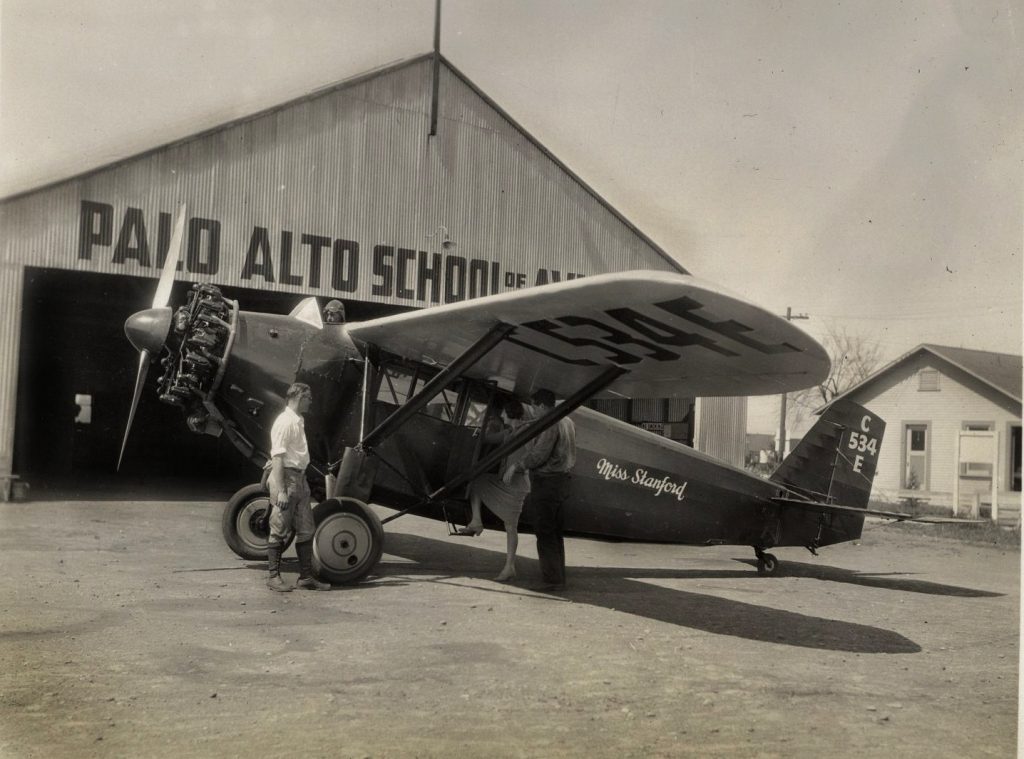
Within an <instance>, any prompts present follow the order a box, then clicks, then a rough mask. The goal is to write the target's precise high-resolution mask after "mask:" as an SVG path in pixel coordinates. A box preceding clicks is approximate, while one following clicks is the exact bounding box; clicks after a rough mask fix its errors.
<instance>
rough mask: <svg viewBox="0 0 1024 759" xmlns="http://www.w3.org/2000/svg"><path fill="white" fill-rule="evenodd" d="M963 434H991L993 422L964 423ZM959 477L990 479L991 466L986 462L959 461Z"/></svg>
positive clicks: (993, 427)
mask: <svg viewBox="0 0 1024 759" xmlns="http://www.w3.org/2000/svg"><path fill="white" fill-rule="evenodd" d="M961 426H962V428H963V430H964V431H965V432H991V431H992V430H994V429H995V428H996V425H995V422H964V423H963V424H962V425H961ZM960 476H961V477H991V476H992V464H991V462H988V461H961V462H960Z"/></svg>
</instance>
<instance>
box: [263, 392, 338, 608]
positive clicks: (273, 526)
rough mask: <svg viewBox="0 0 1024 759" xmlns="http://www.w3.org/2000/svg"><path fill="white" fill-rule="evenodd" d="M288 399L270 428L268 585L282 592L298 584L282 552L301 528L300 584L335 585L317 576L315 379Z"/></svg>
mask: <svg viewBox="0 0 1024 759" xmlns="http://www.w3.org/2000/svg"><path fill="white" fill-rule="evenodd" d="M285 401H286V403H287V405H286V406H285V409H284V411H282V412H281V413H280V414H279V415H278V417H277V419H276V420H274V426H273V427H272V428H271V429H270V457H271V458H270V461H271V468H270V479H269V480H268V483H267V484H268V485H269V487H270V503H271V512H270V540H269V541H268V543H267V570H268V573H267V574H268V576H267V587H268V588H270V589H271V590H276V591H278V592H287V591H290V590H291V589H292V586H291V585H286V584H285V583H284V580H282V579H281V553H282V551H283V550H284V545H285V544H286V543H287V542H288V536H289V534H290V533H291V531H292V530H294V531H295V551H296V553H298V554H299V579H298V582H296V583H295V587H296V588H304V589H307V590H330V588H331V586H330V585H328V584H327V583H325V582H320V581H319V580H317V579H316V578H315V577H313V532H314V525H313V511H312V510H311V509H310V508H309V483H307V482H306V467H307V466H309V445H308V443H307V442H306V427H305V420H304V419H303V418H302V415H303V414H305V413H306V412H307V411H309V406H310V404H311V403H312V402H313V393H312V391H311V390H310V389H309V385H307V384H305V383H303V382H295V383H294V384H292V385H291V386H290V387H289V388H288V392H287V393H285Z"/></svg>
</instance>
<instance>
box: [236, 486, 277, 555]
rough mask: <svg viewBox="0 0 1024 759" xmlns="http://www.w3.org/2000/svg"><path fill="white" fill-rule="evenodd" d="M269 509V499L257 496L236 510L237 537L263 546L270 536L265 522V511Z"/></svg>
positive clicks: (253, 544) (248, 542) (260, 546)
mask: <svg viewBox="0 0 1024 759" xmlns="http://www.w3.org/2000/svg"><path fill="white" fill-rule="evenodd" d="M269 509H270V501H269V500H267V499H266V498H258V499H256V500H255V501H250V502H249V503H248V504H246V506H245V508H243V509H242V510H241V511H239V512H238V518H237V519H236V522H235V523H236V525H237V527H238V537H239V538H241V539H242V540H243V541H244V542H245V543H246V544H248V545H251V546H255V547H257V548H262V547H265V546H266V544H267V539H268V538H269V537H270V529H269V525H268V524H267V513H268V511H269Z"/></svg>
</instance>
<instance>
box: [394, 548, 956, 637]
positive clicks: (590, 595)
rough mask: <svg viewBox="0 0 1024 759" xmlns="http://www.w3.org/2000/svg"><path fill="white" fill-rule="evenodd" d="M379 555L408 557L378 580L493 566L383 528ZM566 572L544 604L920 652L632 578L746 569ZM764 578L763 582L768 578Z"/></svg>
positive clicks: (847, 627) (488, 570) (729, 631)
mask: <svg viewBox="0 0 1024 759" xmlns="http://www.w3.org/2000/svg"><path fill="white" fill-rule="evenodd" d="M385 553H386V554H390V555H392V556H397V557H400V558H402V559H406V560H409V561H411V562H415V563H414V564H408V565H406V564H402V565H391V566H388V564H387V563H382V564H381V566H380V567H379V568H378V571H379V576H380V577H381V579H386V578H388V577H389V576H391V575H401V576H409V575H419V574H430V575H438V574H439V575H443V576H445V578H446V579H450V578H451V577H453V576H468V577H480V578H489V577H491V576H493V575H494V573H495V572H497V570H498V569H499V568H500V565H501V558H500V554H496V552H494V551H490V550H486V549H481V548H474V547H472V546H469V545H460V544H458V543H455V544H453V542H452V541H441V540H435V539H431V538H424V537H421V536H417V535H407V534H403V533H394V532H392V533H388V536H387V542H386V545H385ZM787 566H788V565H787ZM518 567H519V571H520V577H523V578H534V579H533V582H534V584H536V583H537V582H538V579H537V578H539V569H538V566H537V561H536V560H535V559H529V558H526V557H523V556H520V557H519V559H518ZM570 571H571V585H570V587H569V589H568V590H566V591H563V592H560V593H558V594H552V595H549V596H547V597H549V598H551V600H552V602H555V603H559V602H566V601H572V602H574V603H582V604H589V605H591V606H600V607H603V608H606V609H610V610H613V611H619V612H625V613H627V614H635V615H637V616H641V617H646V618H648V619H653V620H657V621H659V622H667V623H669V624H674V625H678V626H680V627H686V628H690V629H694V630H703V631H705V632H711V633H715V634H717V635H729V636H733V637H737V638H745V639H748V640H754V641H761V642H766V643H778V644H782V645H789V646H801V647H804V648H817V649H825V650H831V651H850V652H857V653H888V654H908V653H918V652H920V651H921V647H920V646H919V645H917V644H916V643H915V642H914V641H912V640H910V639H908V638H906V637H904V636H903V635H900V634H899V633H896V632H893V631H892V630H885V629H882V628H878V627H872V626H869V625H861V624H856V623H852V622H843V621H841V620H834V619H824V618H822V617H815V616H810V615H807V614H800V613H797V612H791V611H783V610H779V609H772V608H770V607H767V606H760V605H758V604H752V603H746V602H743V601H734V600H730V599H725V598H720V597H717V596H714V595H711V594H707V593H694V592H691V591H683V590H677V589H673V588H664V587H660V586H658V585H653V584H651V583H648V582H643V581H642V580H641V579H639V578H644V579H723V578H725V579H728V578H746V577H750V574H751V573H750V572H749V571H748V570H745V569H744V570H740V569H737V570H712V571H704V570H674V569H651V568H630V567H578V566H574V567H572V568H571V570H570ZM833 572H835V574H836V578H838V579H839V580H840V581H849V580H847V579H845V578H844V574H843V573H842V572H841V571H839V570H833ZM850 574H855V573H850ZM827 579H832V578H827ZM764 581H765V582H771V580H770V579H765V580H764ZM891 582H894V583H895V582H899V581H896V580H893V581H891ZM518 584H519V586H520V587H524V588H525V589H529V584H528V582H527V581H526V580H520V581H519V583H518ZM507 587H510V588H514V587H516V586H515V585H513V586H507ZM939 587H941V586H939Z"/></svg>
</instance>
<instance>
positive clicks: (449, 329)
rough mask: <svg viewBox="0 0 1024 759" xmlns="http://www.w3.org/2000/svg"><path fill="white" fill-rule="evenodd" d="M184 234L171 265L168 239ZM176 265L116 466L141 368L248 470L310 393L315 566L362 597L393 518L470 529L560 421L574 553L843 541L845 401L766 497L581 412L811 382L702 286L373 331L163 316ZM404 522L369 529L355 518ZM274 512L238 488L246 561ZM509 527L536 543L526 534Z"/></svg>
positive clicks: (758, 480)
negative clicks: (488, 490) (541, 392)
mask: <svg viewBox="0 0 1024 759" xmlns="http://www.w3.org/2000/svg"><path fill="white" fill-rule="evenodd" d="M180 229H181V219H180V218H179V223H178V225H177V227H176V230H177V231H176V237H174V238H172V247H171V250H172V251H174V250H176V247H174V246H175V245H176V244H178V243H177V242H176V241H180ZM174 264H175V257H174V255H173V254H171V255H169V256H168V259H167V263H166V264H165V268H164V271H163V274H162V276H161V278H160V281H159V284H158V286H157V293H156V297H155V299H154V303H153V308H151V309H148V310H146V311H142V312H140V313H137V314H134V315H133V316H131V317H130V318H129V319H128V321H127V323H126V325H125V331H126V333H127V335H128V337H129V339H130V340H131V342H132V344H133V345H135V347H136V348H138V349H139V351H140V354H141V355H140V361H139V373H138V377H137V381H136V388H135V395H134V398H133V402H132V407H131V413H130V415H129V421H128V429H127V430H126V431H125V441H124V444H123V445H122V449H121V454H122V456H123V455H124V452H125V444H127V442H128V436H129V434H130V429H131V423H132V419H133V418H134V415H135V409H136V407H137V405H138V402H139V398H140V395H141V393H142V390H143V386H144V384H145V380H146V376H147V372H148V370H149V367H150V365H151V364H152V363H156V362H158V363H159V367H160V371H161V376H160V377H159V397H160V400H162V401H164V402H166V403H171V404H174V405H176V406H179V407H181V409H182V410H183V412H184V415H185V418H186V421H187V424H188V426H189V427H190V428H191V429H192V430H193V431H194V432H197V433H202V434H208V435H217V436H219V435H224V436H226V437H227V438H228V439H229V440H230V441H231V442H232V443H233V444H234V446H235V447H236V448H237V449H238V450H239V451H240V452H241V454H242V455H243V456H245V457H247V458H248V459H250V460H251V461H252V462H253V463H254V464H256V465H257V466H259V467H262V466H263V465H264V464H265V462H266V461H267V457H268V448H269V428H270V426H271V425H272V423H273V421H274V419H275V417H276V416H277V414H278V413H279V412H280V411H281V409H282V408H283V407H284V405H285V402H284V394H285V391H286V389H287V387H288V385H289V384H290V383H292V382H296V381H299V382H305V383H307V384H309V385H310V386H311V388H312V390H313V397H314V404H313V408H312V409H311V411H310V413H309V414H308V415H307V421H306V430H307V436H308V437H309V441H310V450H311V454H312V459H313V460H312V464H311V468H310V469H311V472H312V473H313V475H314V477H316V478H317V479H318V480H319V481H318V482H315V483H313V489H314V493H316V492H317V491H319V492H320V493H321V494H322V497H321V498H320V499H319V503H317V504H316V505H315V507H314V517H315V522H316V533H315V536H314V540H313V545H314V565H315V569H316V571H317V573H318V574H319V575H320V576H321V577H322V578H323V579H325V580H328V581H331V582H335V583H345V582H354V581H356V580H359V579H361V578H362V577H365V576H366V575H367V573H369V572H370V571H371V570H372V569H373V567H374V566H375V564H376V563H377V561H378V560H379V558H380V556H381V553H382V550H383V542H384V532H383V524H386V523H387V522H389V521H391V520H393V519H395V518H397V517H399V516H401V515H403V514H407V513H414V514H418V515H421V516H425V517H430V518H434V519H439V520H444V521H447V522H448V524H449V531H450V532H452V530H453V527H454V526H455V525H456V524H459V523H462V524H464V523H465V521H466V518H467V515H468V509H467V508H466V503H465V492H464V491H465V485H466V483H467V482H469V481H470V480H472V478H474V477H475V476H477V475H478V474H480V473H481V472H484V471H486V470H488V469H489V468H491V467H493V466H494V465H495V464H496V463H497V462H498V461H499V460H500V459H501V458H502V457H504V456H505V455H507V454H508V453H509V452H510V451H512V450H514V449H515V448H517V447H518V446H521V445H524V444H526V443H527V442H528V441H529V440H531V439H532V438H533V437H535V436H536V435H538V434H540V433H541V432H542V431H543V430H545V429H547V428H548V427H549V426H551V425H553V424H555V423H557V422H558V420H559V419H561V418H562V417H564V416H565V415H568V414H572V415H573V416H572V418H573V420H574V422H575V425H576V428H577V445H578V456H577V463H576V467H575V469H574V471H573V478H572V495H571V497H570V499H569V501H568V503H567V504H566V507H565V531H566V534H567V535H575V536H583V537H591V538H602V539H612V540H628V541H651V542H661V543H679V544H684V545H720V544H729V545H746V546H751V547H752V548H753V549H754V553H755V555H756V558H757V566H758V571H759V572H760V573H761V574H773V573H774V572H775V571H776V570H777V567H778V561H777V559H776V557H775V556H773V555H772V554H771V553H769V552H768V550H769V549H771V548H774V547H781V546H803V547H806V548H808V549H810V550H811V551H812V552H815V551H816V550H817V549H818V548H819V547H821V546H826V545H829V544H833V543H838V542H842V541H848V540H855V539H857V538H858V537H860V535H861V530H862V527H863V524H864V518H865V516H866V515H868V514H877V515H879V516H886V517H891V518H895V519H903V518H908V517H909V516H910V515H908V514H901V513H896V512H881V511H873V510H869V509H868V508H867V506H868V499H869V496H870V492H871V481H872V478H873V476H874V472H875V467H876V463H877V457H878V449H879V446H880V445H881V442H882V435H883V432H884V429H885V423H884V422H883V421H882V420H881V419H879V418H878V417H877V416H875V415H873V414H872V413H870V412H869V411H867V410H866V409H864V408H862V407H860V406H857V405H855V404H853V403H849V402H846V403H842V404H836V405H834V406H832V407H831V408H829V409H828V410H827V411H826V412H825V413H824V414H823V416H822V417H821V419H820V420H819V421H818V422H817V423H816V424H815V425H814V427H813V428H812V430H811V431H810V433H809V434H808V435H807V436H806V437H805V438H804V440H803V441H802V442H801V443H800V444H799V446H798V447H797V448H796V450H794V451H793V453H792V454H791V455H790V456H788V457H787V458H786V459H785V460H784V461H783V462H782V464H781V466H780V467H779V468H778V470H777V471H776V472H775V473H774V474H773V475H772V476H771V477H770V478H769V479H765V478H762V477H759V476H756V475H753V474H751V473H748V472H746V471H744V470H742V469H739V468H737V467H734V466H730V465H728V464H726V463H723V462H721V461H717V460H715V459H713V458H711V457H710V456H707V455H704V454H702V453H700V452H698V451H696V450H694V449H692V448H690V447H688V446H686V445H683V444H680V443H676V442H674V441H672V440H669V439H666V438H664V437H662V436H659V435H656V434H653V433H649V432H646V431H644V430H640V429H637V428H635V427H633V426H632V425H629V424H626V423H624V422H620V421H617V420H615V419H612V418H610V417H608V416H605V415H603V414H600V413H598V412H596V411H593V410H591V409H589V408H586V407H584V406H583V404H584V403H585V402H586V401H588V400H589V399H592V398H601V397H658V398H671V397H695V396H741V395H758V394H767V393H773V394H774V393H782V392H786V391H790V390H794V389H798V388H803V387H807V386H809V385H812V384H815V383H818V382H820V381H822V380H823V379H824V378H825V376H826V375H827V373H828V369H829V359H828V356H827V355H826V353H825V351H824V349H823V348H822V347H821V346H820V345H819V344H818V343H817V342H816V341H814V340H813V339H812V338H810V337H809V336H808V335H806V334H805V333H803V332H802V331H801V330H799V329H798V328H796V327H795V326H794V325H792V324H791V323H790V322H789V321H787V320H785V319H782V318H780V317H777V316H775V315H773V314H771V313H769V312H768V311H766V310H764V309H762V308H759V307H757V306H754V305H752V304H750V303H748V302H746V301H744V300H743V299H741V298H739V297H737V296H735V295H732V294H730V293H728V292H726V291H725V290H723V289H721V288H719V287H716V286H714V285H712V284H710V283H707V282H702V281H701V280H699V279H696V278H694V277H691V276H687V275H681V274H669V273H665V272H646V271H631V272H624V273H616V274H604V275H599V276H593V277H586V278H581V279H576V280H572V281H569V282H562V283H555V284H550V285H544V286H538V287H534V288H529V289H525V290H517V291H512V292H507V293H502V294H498V295H493V296H488V297H481V298H477V299H474V300H469V301H463V302H458V303H452V304H448V305H444V306H437V307H433V308H428V309H423V310H420V311H415V312H410V313H404V314H400V315H396V316H387V317H383V318H378V319H373V320H370V321H364V322H358V323H348V324H334V323H325V322H324V320H323V319H322V315H321V311H320V308H319V306H318V304H317V302H316V300H315V299H314V298H308V299H306V300H304V301H302V302H301V303H300V304H299V305H298V306H297V307H296V308H295V309H294V310H293V311H292V312H291V313H290V314H289V315H287V316H283V315H274V314H263V313H255V312H246V311H242V310H240V308H239V304H238V303H237V302H235V301H232V300H229V299H227V298H225V297H224V296H223V294H222V293H221V292H220V290H219V289H218V288H217V287H215V286H213V285H208V284H197V285H194V286H193V288H192V289H191V291H190V292H189V296H188V302H187V303H186V304H185V305H183V306H181V307H178V308H177V309H173V308H171V307H170V306H168V304H167V301H168V297H169V293H170V284H171V282H172V280H173V277H174ZM539 388H547V389H549V390H551V391H552V392H554V393H555V395H556V396H557V397H558V398H560V399H561V402H560V403H559V404H558V405H557V406H556V407H555V408H554V409H553V410H552V411H550V412H548V413H546V414H544V415H542V416H540V417H539V418H538V419H536V420H535V421H533V422H532V423H531V424H529V425H528V426H526V427H525V428H524V429H522V430H520V431H519V432H518V433H517V434H516V435H515V436H514V437H513V438H512V439H511V440H509V441H508V442H507V443H505V444H503V445H501V446H499V447H498V448H496V449H493V450H491V449H489V448H487V447H486V446H485V445H484V443H483V439H484V437H485V436H484V435H481V434H479V431H480V430H481V429H483V428H485V426H486V425H487V424H488V421H489V417H490V416H492V415H493V414H494V413H495V412H494V411H493V409H495V407H496V402H500V401H501V400H502V399H506V398H509V397H515V398H519V399H525V398H528V397H529V396H530V394H531V393H532V392H533V391H535V390H537V389H539ZM369 503H375V504H379V505H382V506H385V507H388V508H391V509H394V510H397V513H396V514H392V515H390V516H388V517H387V518H386V519H384V520H383V521H382V520H381V519H380V518H379V517H378V516H377V514H376V512H375V511H374V510H373V509H371V508H370V507H369V506H368V505H367V504H369ZM268 510H269V497H268V495H267V492H266V489H265V485H264V484H262V483H253V484H249V485H247V486H245V487H243V488H242V489H240V490H239V491H238V492H237V493H236V494H235V495H234V496H233V497H232V498H231V500H230V501H229V502H228V503H227V505H226V507H225V510H224V513H223V521H222V524H223V528H224V537H225V539H226V541H227V543H228V545H229V546H230V547H231V549H232V550H234V551H235V553H237V554H238V555H239V556H242V557H244V558H250V559H255V558H260V557H263V556H265V555H266V540H267V533H268V528H267V517H268ZM522 529H523V530H525V531H527V532H529V531H530V529H531V527H530V524H529V514H528V513H527V514H524V518H523V524H522Z"/></svg>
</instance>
